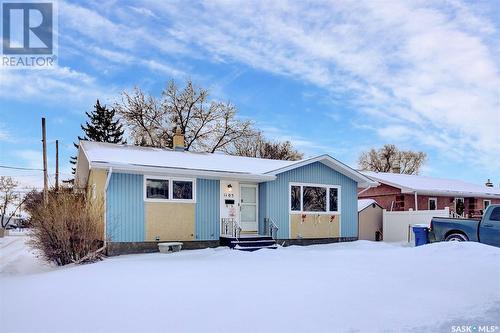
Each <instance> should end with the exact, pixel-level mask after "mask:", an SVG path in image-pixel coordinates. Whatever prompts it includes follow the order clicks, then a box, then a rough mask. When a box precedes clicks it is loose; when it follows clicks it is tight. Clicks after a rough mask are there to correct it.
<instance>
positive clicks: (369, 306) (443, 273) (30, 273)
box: [0, 236, 500, 332]
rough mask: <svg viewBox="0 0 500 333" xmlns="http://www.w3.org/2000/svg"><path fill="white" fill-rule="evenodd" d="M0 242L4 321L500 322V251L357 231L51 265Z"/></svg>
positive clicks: (258, 325) (178, 327)
mask: <svg viewBox="0 0 500 333" xmlns="http://www.w3.org/2000/svg"><path fill="white" fill-rule="evenodd" d="M24 240H25V237H19V236H18V237H6V238H4V239H2V240H1V242H2V245H1V246H2V248H1V270H2V274H1V277H0V288H1V308H0V313H1V314H0V331H1V332H14V331H33V332H38V331H44V332H111V331H113V332H132V331H134V332H158V331H163V332H177V331H193V332H207V331H210V332H220V331H227V332H238V331H245V332H261V331H273V332H291V331H297V332H319V331H323V332H384V331H390V332H424V331H428V332H451V331H452V326H453V325H493V326H495V325H500V249H499V248H494V247H490V246H485V245H481V244H477V243H439V244H432V245H428V246H423V247H419V248H412V247H403V246H400V245H390V244H384V243H374V242H367V241H358V242H353V243H341V244H331V245H317V246H309V247H295V246H294V247H288V248H279V249H278V250H261V251H257V252H253V253H246V252H238V251H231V250H228V249H225V248H218V249H206V250H195V251H182V252H179V253H174V254H167V255H165V254H158V253H156V254H144V255H129V256H120V257H113V258H108V259H106V260H104V261H102V262H99V263H95V264H89V265H83V266H68V267H63V268H55V267H51V266H47V265H44V264H42V263H40V262H39V261H38V260H37V259H35V258H34V257H33V256H32V255H31V254H30V253H29V251H28V250H27V248H26V246H25V245H24V244H23V243H24Z"/></svg>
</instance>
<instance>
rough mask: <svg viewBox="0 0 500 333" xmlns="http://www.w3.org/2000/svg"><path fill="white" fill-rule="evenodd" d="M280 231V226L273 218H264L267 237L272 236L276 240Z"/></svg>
mask: <svg viewBox="0 0 500 333" xmlns="http://www.w3.org/2000/svg"><path fill="white" fill-rule="evenodd" d="M278 229H279V228H278V225H277V224H276V223H275V222H274V221H273V219H272V218H270V217H266V218H264V230H265V233H266V236H271V237H272V238H273V239H276V237H278Z"/></svg>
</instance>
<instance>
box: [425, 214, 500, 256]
mask: <svg viewBox="0 0 500 333" xmlns="http://www.w3.org/2000/svg"><path fill="white" fill-rule="evenodd" d="M430 238H431V240H434V241H438V242H439V241H447V242H449V241H458V242H466V241H473V242H479V243H483V244H488V245H493V246H499V247H500V205H490V206H489V207H488V208H487V209H486V210H485V212H484V214H483V217H482V218H481V219H480V220H478V219H455V218H445V217H433V218H432V220H431V225H430Z"/></svg>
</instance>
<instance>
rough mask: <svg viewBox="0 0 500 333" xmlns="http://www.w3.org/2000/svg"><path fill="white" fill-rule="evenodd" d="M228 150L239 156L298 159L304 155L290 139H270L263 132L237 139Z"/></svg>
mask: <svg viewBox="0 0 500 333" xmlns="http://www.w3.org/2000/svg"><path fill="white" fill-rule="evenodd" d="M227 152H228V153H230V154H233V155H239V156H247V157H260V158H268V159H275V160H288V161H297V160H300V159H301V158H302V157H303V154H302V153H300V152H299V151H297V150H296V149H295V148H294V147H293V146H292V143H291V142H290V141H284V142H279V141H269V140H267V139H266V138H265V137H264V136H263V135H262V133H261V132H255V133H254V135H252V136H249V137H247V138H245V139H242V140H237V141H235V142H234V144H233V145H231V147H230V148H229V149H228V150H227Z"/></svg>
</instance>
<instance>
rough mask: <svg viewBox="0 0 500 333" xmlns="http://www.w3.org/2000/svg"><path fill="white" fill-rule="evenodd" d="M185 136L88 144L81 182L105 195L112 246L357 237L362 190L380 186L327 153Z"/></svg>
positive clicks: (82, 151) (117, 249) (128, 249)
mask: <svg viewBox="0 0 500 333" xmlns="http://www.w3.org/2000/svg"><path fill="white" fill-rule="evenodd" d="M176 135H179V134H176ZM176 142H177V143H176ZM179 142H180V144H179ZM183 142H184V139H183V137H182V138H180V139H179V138H175V137H174V145H176V148H175V149H172V150H171V149H159V148H146V147H138V146H130V145H118V144H109V143H96V142H88V141H81V142H80V145H79V152H78V159H77V165H76V176H75V184H76V186H77V187H79V188H81V189H86V191H87V193H88V195H89V196H90V197H91V198H93V199H94V200H97V199H101V200H102V201H103V202H104V207H105V213H104V218H103V220H104V223H105V235H106V240H107V248H108V252H110V253H111V254H114V253H132V252H143V251H153V250H156V243H157V242H163V241H182V242H183V243H184V246H183V248H201V247H209V246H218V245H220V244H221V243H223V244H225V243H224V242H223V241H227V240H228V239H229V240H230V242H229V244H231V243H232V244H233V245H234V242H236V241H241V239H242V238H243V237H244V236H248V237H250V236H258V235H261V236H262V235H268V236H269V235H270V236H274V238H275V239H276V240H278V241H279V244H311V243H318V242H335V241H350V240H356V239H357V237H358V214H357V199H358V198H357V189H358V188H365V187H368V186H373V185H375V184H376V183H375V182H374V181H373V180H371V179H370V178H368V177H366V176H364V175H363V174H361V173H359V172H358V171H356V170H354V169H352V168H350V167H348V166H347V165H345V164H343V163H341V162H339V161H337V160H336V159H334V158H332V157H330V156H328V155H321V156H317V157H313V158H309V159H305V160H300V161H279V160H269V159H260V158H250V157H241V156H230V155H226V154H221V153H215V154H210V153H195V152H188V151H184V149H183ZM273 232H274V234H273ZM239 238H240V239H239ZM238 239H239V240H238ZM252 240H254V241H255V240H258V239H255V238H254V239H252Z"/></svg>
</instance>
